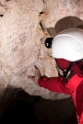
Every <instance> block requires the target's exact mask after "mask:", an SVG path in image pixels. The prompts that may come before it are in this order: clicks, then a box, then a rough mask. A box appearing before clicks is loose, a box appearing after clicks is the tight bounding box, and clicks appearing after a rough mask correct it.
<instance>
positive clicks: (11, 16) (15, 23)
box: [0, 0, 83, 99]
mask: <svg viewBox="0 0 83 124" xmlns="http://www.w3.org/2000/svg"><path fill="white" fill-rule="evenodd" d="M82 6H83V1H82V0H80V1H78V0H73V1H71V0H62V1H60V0H38V1H37V0H1V1H0V88H5V87H7V85H8V84H9V85H12V86H14V87H21V88H23V89H24V90H25V91H26V92H27V93H29V94H33V95H40V96H42V97H44V98H50V99H56V97H57V98H62V96H64V94H62V95H61V94H59V95H58V96H57V93H53V92H50V91H49V90H46V89H44V88H41V87H39V86H37V85H36V84H34V82H33V81H32V80H31V79H29V78H27V75H28V74H29V75H32V76H34V73H35V66H34V65H36V66H37V67H38V68H39V70H40V71H41V74H42V75H46V76H48V77H51V76H57V70H56V67H55V61H54V59H53V58H52V57H51V56H50V54H51V51H50V50H48V49H46V48H45V46H44V39H45V38H46V37H49V36H50V35H51V36H54V35H55V32H56V33H58V32H59V31H61V30H63V29H66V28H71V27H81V28H82V25H83V22H82V19H83V8H82ZM79 8H80V9H79ZM72 16H74V17H72ZM41 20H42V22H43V24H44V25H45V26H46V28H47V29H48V32H49V31H50V32H49V34H48V33H45V31H44V30H43V29H42V27H41V25H40V22H41ZM51 29H52V30H51ZM53 30H56V31H55V32H53ZM41 39H42V40H41ZM64 97H65V96H64Z"/></svg>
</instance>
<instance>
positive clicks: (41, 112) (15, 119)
mask: <svg viewBox="0 0 83 124" xmlns="http://www.w3.org/2000/svg"><path fill="white" fill-rule="evenodd" d="M65 104H66V105H68V106H65ZM0 110H1V111H0V124H5V123H8V124H11V123H12V124H33V123H34V124H77V121H76V118H75V108H74V106H73V102H72V99H71V98H67V99H64V100H54V101H53V100H46V99H43V98H41V97H39V96H31V95H29V94H27V93H26V92H24V91H23V90H22V89H13V88H7V89H6V90H5V91H4V95H3V100H2V101H1V103H0ZM60 110H61V111H60Z"/></svg>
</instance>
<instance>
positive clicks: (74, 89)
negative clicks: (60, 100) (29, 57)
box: [38, 74, 83, 124]
mask: <svg viewBox="0 0 83 124" xmlns="http://www.w3.org/2000/svg"><path fill="white" fill-rule="evenodd" d="M38 84H39V85H40V86H41V87H44V88H47V89H49V90H51V91H53V92H59V93H65V94H71V95H72V98H73V101H74V104H75V106H76V110H77V116H78V117H79V121H80V124H83V113H82V112H83V77H80V76H78V75H77V74H75V75H74V76H73V77H72V78H71V79H70V80H69V81H68V82H67V81H66V79H64V78H62V77H61V78H60V77H53V78H42V79H39V81H38Z"/></svg>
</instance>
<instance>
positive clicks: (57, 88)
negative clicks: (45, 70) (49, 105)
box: [38, 77, 72, 94]
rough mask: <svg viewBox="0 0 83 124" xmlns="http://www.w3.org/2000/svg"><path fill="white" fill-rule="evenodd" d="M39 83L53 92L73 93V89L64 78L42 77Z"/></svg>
mask: <svg viewBox="0 0 83 124" xmlns="http://www.w3.org/2000/svg"><path fill="white" fill-rule="evenodd" d="M38 84H39V86H41V87H44V88H46V89H48V90H51V91H53V92H59V93H66V94H71V93H72V91H71V90H70V89H68V88H67V87H66V85H67V81H66V79H64V78H59V77H53V78H42V79H39V80H38Z"/></svg>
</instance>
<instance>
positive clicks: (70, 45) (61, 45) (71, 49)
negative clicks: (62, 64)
mask: <svg viewBox="0 0 83 124" xmlns="http://www.w3.org/2000/svg"><path fill="white" fill-rule="evenodd" d="M52 56H53V57H54V58H62V59H66V60H69V61H78V60H81V59H83V30H82V29H78V28H73V29H67V30H64V31H61V32H60V33H59V34H58V35H57V36H55V37H54V39H53V41H52Z"/></svg>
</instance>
